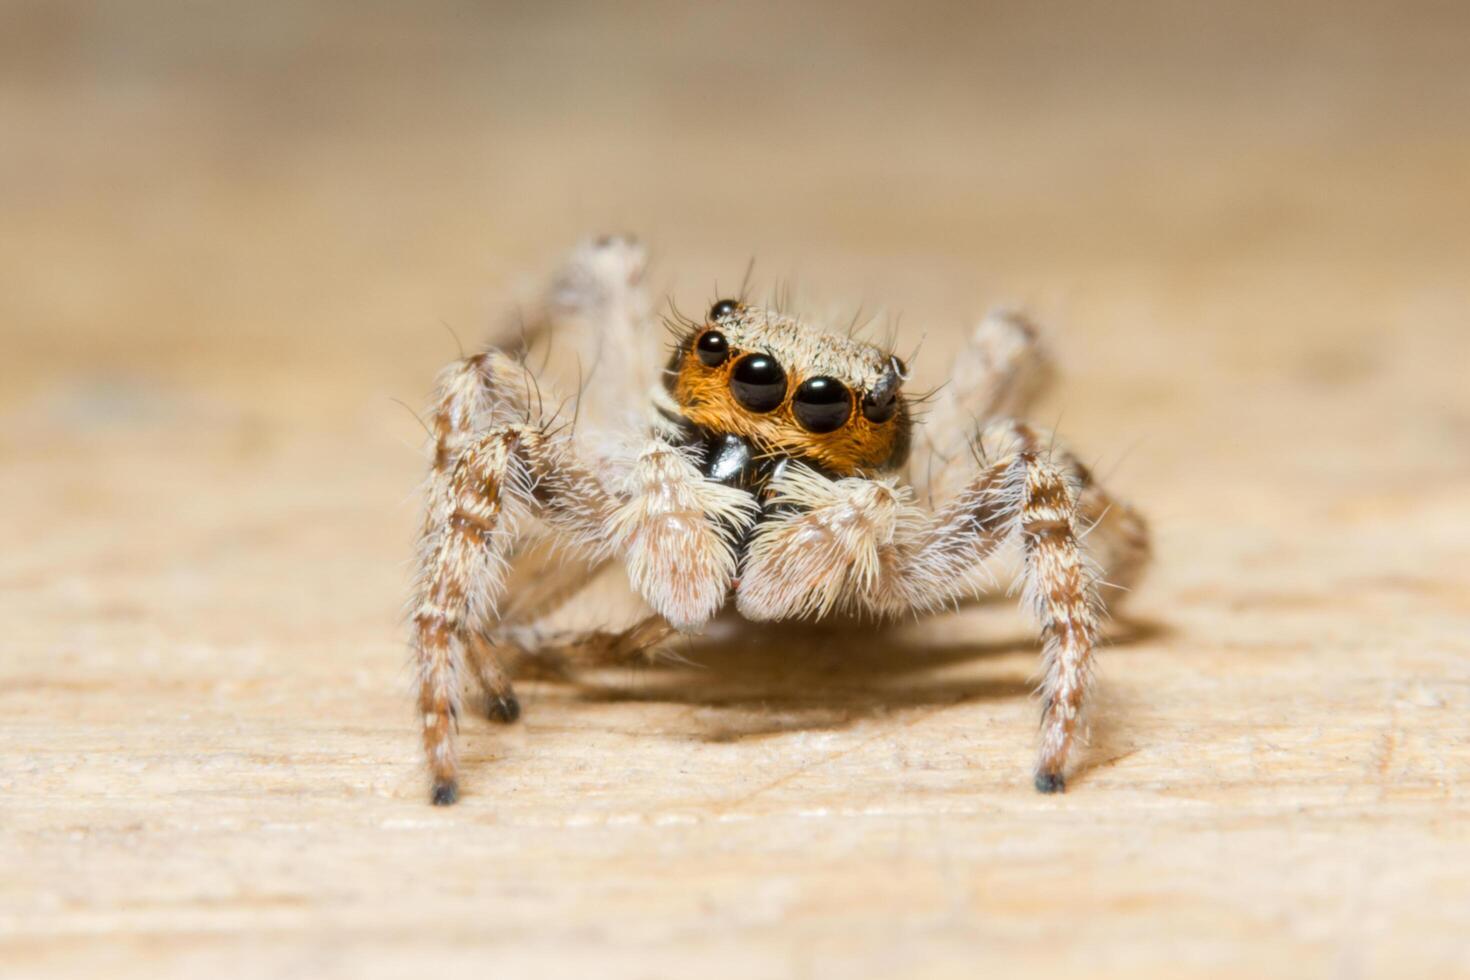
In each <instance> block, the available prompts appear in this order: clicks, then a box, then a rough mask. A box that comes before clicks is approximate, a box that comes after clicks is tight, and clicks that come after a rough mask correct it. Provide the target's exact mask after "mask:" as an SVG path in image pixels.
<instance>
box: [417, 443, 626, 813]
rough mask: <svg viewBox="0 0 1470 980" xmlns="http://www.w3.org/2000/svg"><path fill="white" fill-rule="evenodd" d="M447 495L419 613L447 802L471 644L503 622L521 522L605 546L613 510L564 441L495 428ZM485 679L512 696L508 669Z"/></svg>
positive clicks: (436, 765)
mask: <svg viewBox="0 0 1470 980" xmlns="http://www.w3.org/2000/svg"><path fill="white" fill-rule="evenodd" d="M447 497H448V500H447V511H448V513H447V516H446V517H445V519H444V520H443V521H442V522H440V523H436V524H433V525H432V526H429V527H427V528H426V531H425V534H424V540H423V547H422V550H421V557H420V576H419V578H420V585H419V589H418V601H417V603H416V606H415V611H414V615H413V627H414V629H413V636H414V643H413V646H414V654H415V659H416V660H417V663H418V668H419V709H420V711H421V712H422V717H423V726H424V727H423V742H424V752H425V755H426V757H427V759H428V763H429V771H430V775H431V777H432V779H433V783H434V790H433V801H434V802H435V803H437V804H447V803H453V802H454V801H455V800H456V799H457V798H458V783H457V763H456V759H455V751H454V726H455V725H456V724H457V721H458V718H459V715H460V707H461V697H462V695H461V689H462V684H463V674H464V671H465V667H466V661H467V660H471V659H472V658H473V657H474V656H475V654H474V653H470V652H469V651H468V650H467V647H468V645H469V643H470V637H471V636H473V635H474V634H476V633H481V632H483V631H484V630H485V629H486V628H487V627H488V626H490V625H491V624H492V623H493V621H494V618H495V608H496V603H497V602H498V601H499V599H500V597H501V593H502V592H503V590H504V585H505V575H506V555H507V554H508V553H509V552H510V550H511V548H512V547H513V545H514V543H515V538H516V533H517V526H518V523H519V521H520V520H521V518H523V517H524V516H526V515H528V514H535V515H537V516H539V517H541V518H542V519H543V520H544V521H546V522H547V523H548V524H550V525H551V526H552V527H553V528H556V529H558V530H560V531H562V532H563V533H564V534H566V535H567V536H568V537H569V538H570V539H571V540H573V541H575V542H578V543H580V544H582V545H583V546H584V547H586V548H588V549H595V548H596V547H598V541H599V535H600V532H601V528H602V526H603V524H604V523H605V522H606V520H607V518H608V515H609V514H610V513H611V511H612V508H613V500H612V498H611V497H610V496H609V495H608V494H607V492H606V491H605V490H603V488H602V486H601V484H600V483H599V482H598V481H597V479H596V477H595V476H594V475H593V474H592V473H591V472H590V471H589V470H587V469H586V468H585V467H583V466H582V465H581V464H580V463H578V462H577V461H576V460H575V458H574V457H573V456H572V453H571V448H570V446H569V445H568V443H567V441H566V439H565V438H564V437H550V436H548V435H547V434H546V433H545V432H544V431H542V430H541V429H540V428H538V427H536V426H528V425H512V426H502V427H499V428H496V429H493V430H491V431H490V432H489V433H488V434H487V435H485V436H483V437H482V438H481V439H480V440H479V441H478V442H476V443H475V444H473V445H472V446H470V447H469V448H468V449H466V450H465V451H464V452H463V453H462V454H461V455H460V457H459V459H458V461H457V462H456V464H455V467H454V469H453V471H452V473H451V475H450V478H449V482H448V492H447ZM480 663H482V664H485V663H488V660H486V659H483V658H482V660H481V661H480ZM478 673H479V676H480V678H481V681H482V683H484V682H485V681H486V679H487V677H489V678H490V679H491V685H490V692H491V696H492V697H494V696H495V695H496V693H499V694H500V696H501V697H502V698H503V697H505V696H507V695H509V681H508V679H507V678H505V676H504V670H503V668H502V667H501V666H500V664H499V663H498V662H496V663H495V664H494V666H493V670H492V669H489V668H486V667H480V668H478ZM502 683H504V685H505V686H504V687H503V688H502V687H500V685H501V684H502ZM518 707H519V706H518V705H517V708H518ZM502 710H503V711H505V712H506V713H507V714H508V713H509V711H510V709H509V707H508V706H505V707H503V708H502Z"/></svg>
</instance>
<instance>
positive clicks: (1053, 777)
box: [1036, 772, 1067, 793]
mask: <svg viewBox="0 0 1470 980" xmlns="http://www.w3.org/2000/svg"><path fill="white" fill-rule="evenodd" d="M1066 791H1067V781H1066V779H1064V778H1063V777H1062V774H1061V773H1059V772H1038V773H1037V774H1036V792H1038V793H1065V792H1066Z"/></svg>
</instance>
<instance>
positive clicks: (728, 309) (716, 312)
mask: <svg viewBox="0 0 1470 980" xmlns="http://www.w3.org/2000/svg"><path fill="white" fill-rule="evenodd" d="M739 311H740V301H739V300H736V299H722V300H720V301H719V302H718V303H716V304H715V305H714V306H711V307H710V308H709V322H710V323H718V322H720V321H721V320H723V319H724V318H725V317H727V316H733V315H734V314H735V313H737V312H739Z"/></svg>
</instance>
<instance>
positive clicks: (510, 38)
mask: <svg viewBox="0 0 1470 980" xmlns="http://www.w3.org/2000/svg"><path fill="white" fill-rule="evenodd" d="M791 7H794V8H795V9H790V8H788V7H786V6H776V5H772V6H769V7H759V6H748V7H742V8H741V9H739V10H736V9H733V8H726V7H717V6H713V5H711V6H707V7H693V8H686V7H683V6H675V5H669V6H659V5H643V6H640V7H638V8H636V9H635V10H633V11H631V12H630V11H629V10H628V8H618V10H617V11H614V10H612V9H611V8H609V9H608V10H601V9H592V8H586V9H583V8H580V7H567V6H563V5H547V6H546V7H545V8H537V9H534V10H533V9H532V8H529V7H528V8H524V9H522V8H517V7H512V6H500V7H494V6H492V7H488V8H483V9H465V8H458V7H454V6H451V5H425V6H419V5H415V6H414V7H412V8H410V7H409V6H407V5H404V6H402V7H395V6H391V5H387V6H371V7H369V6H367V5H352V6H342V7H337V6H333V5H315V6H310V7H307V6H298V5H291V4H279V5H233V6H232V7H230V8H225V7H223V6H221V7H218V8H214V9H211V8H210V7H208V6H207V5H168V4H163V3H147V4H129V5H126V6H93V5H83V4H69V3H60V4H36V5H30V4H24V3H22V4H11V5H8V6H7V7H6V8H5V10H4V12H3V14H0V17H3V20H4V25H3V29H0V77H3V82H0V91H3V93H4V95H3V98H0V131H3V132H4V133H5V134H6V136H5V140H4V146H3V148H0V211H3V215H4V218H3V224H4V226H5V234H4V235H3V236H0V324H3V327H0V329H3V333H4V341H5V342H4V351H3V354H0V358H3V360H0V382H3V383H0V411H3V417H0V487H3V500H4V507H3V508H0V522H3V523H0V542H3V548H0V624H3V632H0V869H3V872H0V975H3V976H5V977H42V976H66V975H82V974H87V975H92V976H96V975H104V976H109V977H127V976H149V977H159V976H200V975H211V974H212V975H254V976H272V977H291V976H312V977H318V976H351V977H377V976H384V977H387V976H401V975H407V974H412V975H415V976H441V975H442V976H459V975H476V976H485V975H489V974H491V973H493V974H495V975H497V976H516V975H525V976H589V975H595V976H612V977H620V976H626V977H650V976H675V975H680V976H684V975H687V976H779V975H784V976H850V977H869V976H871V977H878V976H920V977H940V976H976V975H1018V974H1025V975H1037V974H1045V975H1059V976H1066V975H1087V976H1123V975H1127V976H1130V977H1137V976H1155V975H1157V976H1170V977H1177V976H1181V975H1194V976H1240V975H1253V976H1292V977H1302V976H1342V977H1358V976H1454V975H1460V976H1464V975H1467V974H1470V938H1467V937H1470V512H1467V503H1466V501H1467V500H1470V396H1467V393H1466V391H1467V386H1466V367H1467V365H1470V312H1467V311H1470V284H1467V283H1470V280H1467V277H1466V270H1467V269H1470V183H1467V177H1466V175H1467V174H1470V114H1467V113H1466V112H1465V111H1464V109H1465V93H1466V92H1467V91H1470V43H1467V38H1470V21H1467V20H1466V18H1465V16H1464V13H1463V11H1460V10H1458V8H1453V7H1449V6H1440V7H1437V8H1436V7H1430V6H1422V7H1420V6H1415V5H1409V6H1407V7H1400V6H1395V7H1394V8H1392V9H1391V10H1390V9H1389V8H1388V7H1384V8H1382V9H1378V8H1375V7H1371V6H1361V7H1352V6H1349V7H1343V6H1342V5H1332V6H1331V7H1326V6H1324V7H1322V8H1320V9H1315V10H1314V9H1311V8H1310V7H1309V6H1303V7H1295V6H1294V7H1293V10H1292V12H1290V13H1282V12H1279V11H1277V10H1275V9H1274V7H1273V6H1272V5H1264V4H1262V5H1258V6H1240V5H1229V9H1228V10H1227V9H1223V8H1222V9H1220V10H1218V11H1208V10H1204V9H1199V10H1193V11H1187V10H1185V9H1184V8H1182V7H1180V6H1178V5H1168V4H1160V5H1156V6H1155V5H1127V6H1125V7H1119V6H1117V5H1107V6H1106V7H1098V8H1097V9H1096V10H1095V11H1091V12H1089V11H1084V10H1081V9H1065V10H1064V9H1061V8H1051V7H1048V6H1045V5H1039V6H1029V7H1027V8H1026V9H1025V10H1020V9H1011V8H1006V7H999V6H978V7H976V6H971V5H935V6H932V7H922V6H921V7H919V8H914V7H912V6H911V5H910V6H905V7H903V8H902V9H891V8H884V7H881V6H876V5H875V6H851V5H843V6H841V7H826V6H818V5H791ZM625 228H627V229H631V230H634V231H637V232H638V233H640V234H641V235H642V236H643V237H644V238H645V239H647V240H648V241H649V242H650V243H651V245H652V246H653V248H654V252H655V257H656V263H657V264H656V267H655V278H656V281H657V284H658V289H659V291H660V293H661V294H662V293H664V292H667V293H668V294H669V295H670V296H672V297H673V298H674V299H675V300H676V301H677V302H678V303H679V304H680V305H681V306H683V307H685V308H692V309H698V308H700V307H701V306H702V305H703V304H705V303H707V302H709V300H710V299H711V298H712V297H713V294H714V291H715V286H714V283H715V281H716V280H717V281H718V283H719V284H720V285H721V286H722V287H726V288H727V289H728V287H730V286H731V285H733V284H734V283H736V282H738V281H739V279H740V277H741V275H742V274H743V273H744V270H745V267H746V262H747V260H748V259H749V257H750V256H751V255H752V254H754V255H755V256H756V257H757V259H758V262H757V266H756V281H757V282H758V283H759V284H760V285H761V286H762V287H763V288H764V287H766V286H770V285H772V284H775V283H776V282H778V281H781V280H786V279H792V278H795V279H796V280H797V285H798V286H799V287H800V288H799V289H798V293H799V295H800V296H801V297H802V298H803V305H804V307H805V308H807V309H809V310H812V311H815V312H816V313H817V314H819V315H825V314H830V315H832V316H834V317H837V316H840V317H842V318H844V319H846V318H847V317H850V316H851V315H852V312H853V310H854V309H855V308H856V307H857V306H858V305H859V304H862V305H864V307H865V308H866V309H868V310H870V311H872V310H878V311H879V312H880V316H879V322H878V329H882V328H883V326H884V319H885V317H886V316H887V314H885V313H883V311H893V314H894V315H895V316H896V315H897V314H898V313H900V312H901V313H902V316H901V318H899V319H898V321H897V325H896V327H895V330H896V333H897V335H898V337H899V339H900V341H901V345H902V346H909V347H920V346H921V348H922V349H921V350H920V352H919V354H918V356H917V358H915V359H913V360H912V363H913V364H914V365H915V367H916V370H917V371H918V375H919V381H918V383H920V384H921V385H922V384H931V383H938V382H939V381H940V380H942V377H943V371H944V367H945V365H946V363H947V359H948V352H950V351H953V350H954V348H955V344H957V343H958V340H959V338H960V336H961V335H962V331H963V329H964V328H965V327H966V326H967V325H968V324H969V323H971V322H973V320H974V319H975V317H976V316H977V315H978V314H979V313H980V312H982V311H983V309H984V308H985V307H986V306H987V305H989V304H992V303H1001V302H1019V303H1021V304H1024V305H1025V306H1026V307H1027V308H1028V309H1029V310H1030V311H1031V312H1032V313H1033V314H1034V315H1035V316H1036V317H1037V318H1038V319H1039V320H1040V321H1042V322H1043V323H1046V324H1048V325H1049V331H1050V334H1049V335H1050V337H1051V338H1052V341H1053V344H1054V347H1055V349H1056V350H1057V352H1058V356H1059V360H1060V362H1061V366H1062V370H1063V374H1064V378H1065V383H1064V385H1063V387H1062V388H1061V389H1060V390H1059V391H1058V392H1057V394H1056V396H1055V398H1054V399H1053V400H1052V402H1051V403H1049V405H1048V407H1047V409H1046V412H1045V413H1044V415H1043V417H1042V418H1040V419H1039V421H1040V422H1042V423H1043V424H1050V423H1052V422H1055V421H1057V420H1058V419H1060V424H1061V428H1062V429H1063V430H1064V431H1065V432H1066V433H1067V434H1068V435H1069V437H1070V439H1071V441H1072V442H1073V443H1074V444H1075V445H1076V446H1077V447H1079V448H1080V449H1081V450H1082V452H1083V455H1084V456H1086V457H1087V458H1089V459H1090V460H1096V462H1097V463H1098V469H1099V470H1100V471H1102V472H1103V473H1106V474H1110V475H1109V480H1110V482H1111V483H1112V484H1113V485H1114V486H1116V487H1117V488H1118V489H1119V490H1120V491H1121V492H1123V493H1125V494H1127V495H1128V496H1129V497H1131V498H1132V499H1134V500H1135V501H1137V502H1138V503H1139V504H1140V506H1141V507H1143V508H1144V509H1145V511H1146V512H1148V513H1149V514H1150V515H1151V517H1152V518H1153V521H1154V524H1155V527H1156V530H1157V534H1158V551H1159V560H1158V564H1157V566H1156V568H1155V569H1154V571H1153V573H1152V574H1151V576H1150V577H1149V579H1148V580H1147V582H1146V583H1145V585H1144V586H1143V587H1142V588H1141V589H1140V590H1139V591H1138V593H1137V594H1136V595H1135V596H1134V597H1133V602H1132V604H1131V605H1130V607H1129V608H1128V610H1127V612H1126V614H1124V615H1122V616H1121V617H1120V618H1119V619H1118V621H1117V622H1116V623H1115V624H1114V641H1113V643H1112V645H1111V646H1110V648H1109V649H1108V650H1107V651H1106V652H1105V656H1104V658H1103V661H1102V665H1101V674H1100V686H1099V690H1098V711H1097V715H1096V718H1097V721H1096V725H1095V730H1094V732H1093V737H1092V743H1091V745H1090V747H1088V748H1087V750H1086V752H1085V753H1084V759H1083V767H1082V770H1081V772H1079V774H1078V775H1077V776H1076V777H1075V778H1074V779H1073V780H1072V782H1071V784H1070V789H1069V792H1068V793H1067V794H1066V795H1065V796H1062V797H1059V798H1049V797H1043V796H1039V795H1037V794H1036V793H1034V792H1033V791H1032V789H1031V787H1030V779H1029V777H1028V772H1027V767H1028V764H1029V762H1030V758H1031V753H1032V751H1033V743H1034V738H1035V726H1036V708H1035V705H1034V704H1033V702H1032V701H1031V700H1030V699H1029V697H1028V691H1029V677H1030V675H1031V673H1032V671H1033V670H1034V668H1035V648H1034V643H1033V641H1032V639H1031V637H1030V634H1029V631H1028V628H1027V626H1026V625H1025V623H1024V622H1023V621H1022V619H1021V618H1020V617H1019V615H1017V614H1016V612H1015V611H1014V610H1012V609H1011V608H1010V606H1009V605H1007V604H1005V603H987V604H982V605H981V606H979V607H977V608H974V609H970V610H966V611H964V612H962V613H959V614H956V615H953V616H950V617H946V618H944V619H942V620H938V621H935V622H933V623H928V624H921V625H916V626H914V627H911V628H908V629H906V630H905V631H904V632H903V633H902V634H901V635H899V636H897V637H895V638H893V639H892V640H891V641H889V640H884V641H881V642H880V641H876V640H874V639H873V638H872V637H871V636H869V635H863V634H859V635H855V636H854V635H846V636H837V637H833V636H831V635H827V634H821V633H816V632H813V631H808V630H788V631H761V632H756V633H753V634H749V635H741V636H736V637H733V638H725V639H721V640H719V641H718V642H714V643H712V644H710V645H709V646H707V647H703V648H700V649H698V650H691V651H690V657H691V659H692V660H694V661H696V665H693V666H681V665H674V666H672V667H670V668H668V669H663V668H660V669H652V668H650V669H648V670H638V671H621V672H619V671H613V672H608V673H604V674H601V675H598V676H595V677H591V678H588V679H587V681H586V683H585V684H583V685H581V686H576V687H568V686H565V685H561V686H558V685H550V684H532V685H528V686H526V687H525V689H524V691H523V701H524V703H525V712H524V720H523V722H522V723H521V724H520V725H518V726H516V727H514V728H512V729H510V730H502V729H500V728H496V727H492V726H491V725H490V724H489V723H488V722H484V721H481V720H479V719H477V718H470V719H467V720H466V721H465V723H464V726H463V731H462V745H463V748H464V755H465V766H464V768H465V790H466V795H465V798H464V800H463V801H462V803H460V804H459V805H458V806H456V807H454V808H452V809H448V810H439V809H432V808H430V807H429V806H427V805H426V803H425V796H426V784H425V780H424V776H423V774H422V772H421V770H420V765H419V759H418V748H417V738H416V728H415V717H414V712H413V710H412V704H411V698H410V696H409V693H408V688H409V675H408V670H407V667H406V655H405V645H404V630H403V623H402V620H401V607H402V602H403V598H404V595H405V592H406V586H407V580H408V567H407V559H408V556H409V552H410V541H411V537H412V530H413V526H414V522H415V507H416V501H415V498H414V488H415V487H416V485H417V481H418V480H419V478H420V476H421V473H422V467H423V460H422V458H421V456H420V453H419V451H418V446H419V445H420V441H421V438H422V433H421V432H420V430H419V429H418V423H417V422H416V421H415V420H414V418H413V417H412V416H411V414H410V412H408V411H405V410H404V409H403V408H402V407H401V406H400V405H397V404H395V402H394V400H395V399H401V400H403V401H405V402H407V403H408V404H410V405H413V406H415V407H417V406H420V405H421V404H422V403H423V400H424V399H425V397H426V396H427V392H428V389H429V385H430V380H431V378H432V375H433V372H434V370H435V369H436V367H437V366H438V365H439V364H441V363H443V362H444V361H446V360H448V359H449V358H450V357H452V356H454V351H455V339H454V337H452V336H451V332H452V333H453V334H456V335H458V337H460V338H462V339H463V341H464V342H465V343H466V344H469V343H474V342H476V341H477V340H478V338H480V337H481V336H483V335H484V334H485V333H486V332H487V330H488V329H489V328H490V326H491V325H492V324H498V323H502V322H504V318H505V317H506V316H508V315H510V314H509V312H508V311H510V310H512V309H513V308H514V307H515V305H516V304H517V303H518V302H523V301H524V300H525V299H526V297H528V296H530V295H532V292H533V291H534V289H535V286H536V283H537V282H538V281H539V278H540V277H541V276H542V275H544V273H545V272H546V270H547V269H548V267H549V265H550V263H551V262H553V261H554V259H555V257H556V255H557V254H558V253H559V252H560V251H561V250H562V249H563V248H565V247H566V246H567V245H568V244H569V243H570V242H572V241H574V240H575V239H576V237H577V236H579V235H582V234H585V233H588V232H595V231H601V230H605V229H614V230H621V229H625ZM446 325H447V326H448V327H449V328H450V329H448V330H446ZM601 601H602V600H601V599H589V600H588V604H587V605H586V606H585V607H584V608H582V609H580V610H579V612H580V613H581V614H582V615H585V616H586V617H587V618H588V619H589V620H591V621H596V620H597V619H598V618H599V617H600V616H602V615H603V607H602V606H600V605H598V603H599V602H601ZM607 601H608V602H611V601H612V600H611V599H609V600H607Z"/></svg>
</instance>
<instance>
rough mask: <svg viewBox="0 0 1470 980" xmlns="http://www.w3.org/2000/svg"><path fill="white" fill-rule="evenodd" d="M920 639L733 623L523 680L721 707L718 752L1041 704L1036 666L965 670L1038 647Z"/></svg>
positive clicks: (712, 725) (1157, 631)
mask: <svg viewBox="0 0 1470 980" xmlns="http://www.w3.org/2000/svg"><path fill="white" fill-rule="evenodd" d="M913 632H914V631H913V630H912V629H905V628H904V627H903V626H901V625H900V626H895V627H883V626H878V625H875V624H872V623H861V622H856V621H851V622H849V621H838V622H836V623H824V624H808V623H751V622H747V621H745V620H741V619H739V618H738V617H730V618H722V619H720V620H717V621H716V623H715V624H714V625H713V627H712V629H711V631H710V632H709V633H708V634H706V635H705V636H702V637H697V638H675V639H673V640H671V641H669V642H667V643H665V644H664V645H663V646H662V647H661V648H659V649H657V650H655V651H653V652H652V653H644V652H641V651H639V652H635V653H633V654H632V655H630V656H623V657H622V658H621V659H620V660H619V661H618V662H616V663H614V664H607V663H603V664H598V665H594V666H590V667H586V666H575V665H574V664H575V661H576V660H577V659H578V657H577V647H576V646H575V645H573V646H570V647H563V648H561V651H560V653H558V652H553V651H546V652H541V653H529V654H528V655H527V659H526V660H525V661H523V663H522V669H521V670H520V671H518V673H523V674H525V675H527V676H531V677H537V678H540V679H543V680H549V681H553V682H557V683H562V684H567V685H570V686H571V688H572V690H573V691H574V696H575V697H576V698H577V699H578V700H582V701H587V702H597V703H604V704H609V703H649V704H655V703H662V704H677V705H687V706H689V707H694V708H707V709H714V710H715V711H717V712H718V719H708V718H702V719H700V722H701V726H700V727H701V728H702V731H700V732H699V733H698V734H697V735H695V736H694V737H696V738H699V739H701V740H703V741H709V742H732V741H740V740H743V739H749V738H760V737H765V736H773V735H781V734H786V733H789V732H795V731H832V730H838V729H843V728H847V727H850V726H852V725H854V724H856V723H858V722H860V721H863V720H866V719H869V718H875V717H882V716H886V715H888V714H890V713H891V712H895V711H904V710H908V709H915V708H924V707H947V706H952V705H959V704H965V703H968V702H972V701H984V700H997V701H998V700H1004V699H1007V698H1026V697H1030V695H1031V693H1032V691H1033V689H1034V686H1035V685H1034V682H1033V681H1032V679H1031V675H1032V674H1033V673H1034V670H1035V668H1034V666H1032V667H1028V668H1027V670H1026V672H1025V673H1024V674H1019V675H1010V676H999V677H997V676H989V677H987V676H974V674H973V672H967V671H964V670H962V669H960V668H963V667H964V666H966V665H973V664H976V663H978V662H981V661H983V660H986V659H991V658H995V657H999V656H1002V655H1008V654H1015V653H1026V652H1030V653H1032V654H1033V655H1036V656H1039V653H1038V650H1037V644H1036V640H1035V639H1034V638H1033V637H1031V636H1029V635H1028V636H1021V637H1016V638H1007V639H1003V640H984V641H979V642H960V643H954V642H943V641H939V642H935V641H923V640H921V639H917V638H915V637H914V636H913V635H912V634H913ZM1165 632H1166V631H1165V629H1164V627H1162V626H1161V625H1159V624H1157V623H1152V622H1146V621H1141V620H1133V619H1126V618H1119V619H1117V620H1114V622H1113V623H1112V629H1111V630H1110V632H1109V636H1108V639H1107V641H1106V645H1105V646H1104V648H1103V651H1102V652H1103V655H1107V654H1108V653H1109V652H1111V651H1114V650H1117V649H1118V648H1120V647H1124V646H1127V645H1130V644H1135V643H1139V642H1144V641H1147V640H1152V639H1155V638H1158V637H1160V636H1162V635H1163V634H1164V633H1165ZM599 636H600V637H601V638H602V639H604V640H605V639H606V634H600V635H599ZM594 642H595V641H594Z"/></svg>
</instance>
